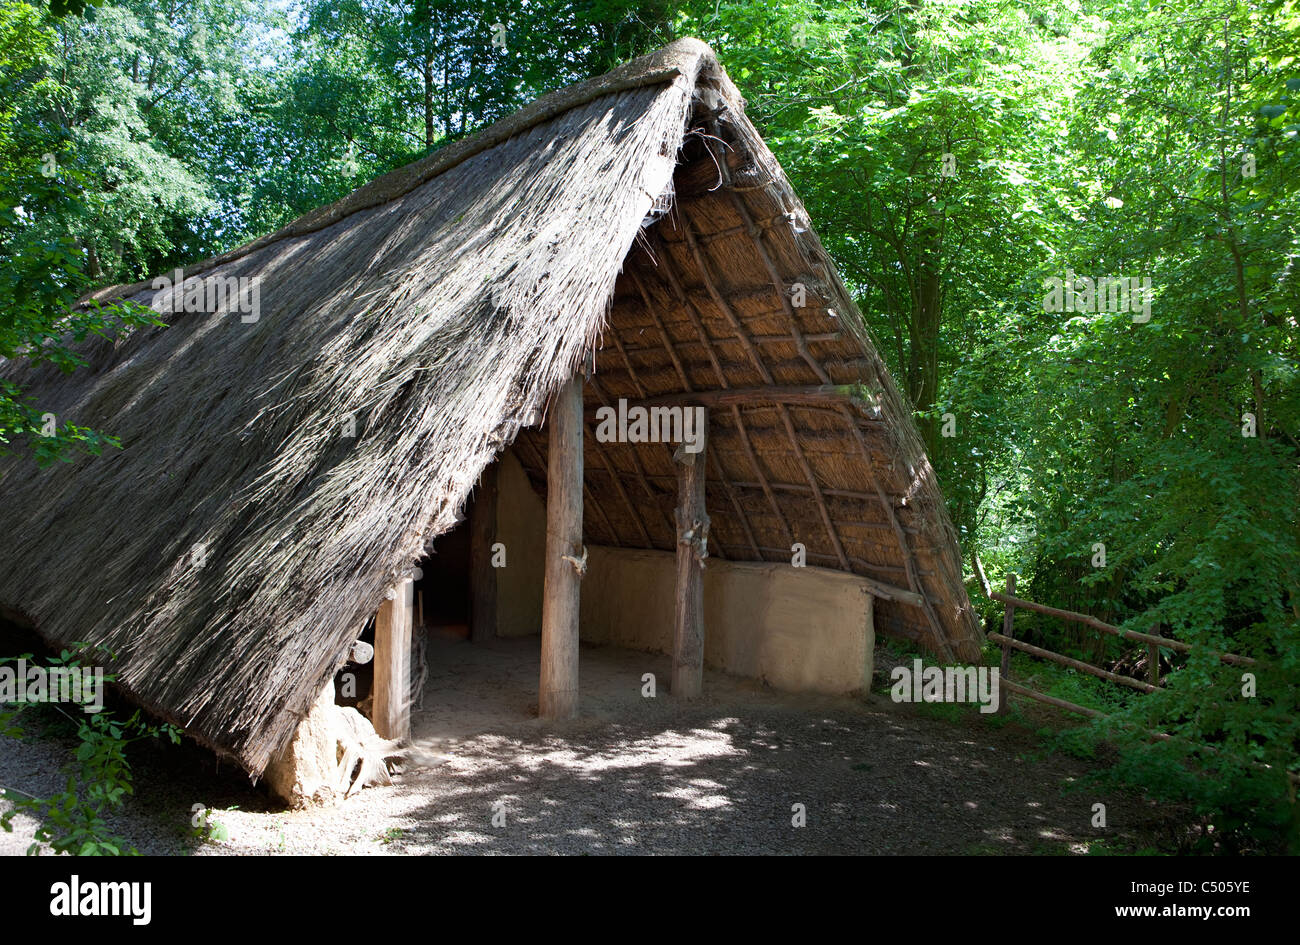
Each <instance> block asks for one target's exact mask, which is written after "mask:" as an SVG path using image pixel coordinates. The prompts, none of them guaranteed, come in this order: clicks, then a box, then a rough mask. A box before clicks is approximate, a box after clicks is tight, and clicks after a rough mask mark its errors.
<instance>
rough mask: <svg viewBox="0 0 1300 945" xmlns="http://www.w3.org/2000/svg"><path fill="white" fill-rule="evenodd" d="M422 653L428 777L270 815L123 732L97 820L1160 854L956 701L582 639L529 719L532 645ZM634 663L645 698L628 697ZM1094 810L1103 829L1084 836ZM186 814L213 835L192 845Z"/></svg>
mask: <svg viewBox="0 0 1300 945" xmlns="http://www.w3.org/2000/svg"><path fill="white" fill-rule="evenodd" d="M428 662H429V678H428V683H427V686H426V689H425V693H426V696H425V701H424V708H423V710H420V711H417V712H416V713H415V715H414V720H413V737H414V741H415V743H416V745H417V746H418V748H419V749H420V751H421V752H423V753H424V754H425V755H426V758H427V756H435V757H436V758H437V759H440V761H437V762H435V763H434V764H433V765H432V766H431V767H419V768H411V769H409V770H408V771H406V772H405V773H403V774H402V775H400V776H399V777H398V778H397V779H396V783H395V784H394V785H392V786H391V787H381V788H372V789H368V790H366V791H363V792H362V793H361V794H359V795H357V796H356V797H353V798H352V799H350V800H347V801H345V802H343V803H342V804H341V805H340V806H338V807H336V808H333V809H316V810H309V811H298V812H292V811H284V810H279V809H277V807H276V805H275V803H274V802H273V801H272V800H271V799H270V798H269V797H268V796H267V795H266V793H265V792H264V791H263V790H262V789H260V788H257V787H253V786H250V785H249V783H248V780H247V778H246V777H244V776H243V775H242V773H240V772H238V771H236V770H233V769H231V768H230V766H228V765H222V766H219V765H217V764H216V762H215V760H214V759H213V757H212V756H211V755H210V754H208V753H206V752H204V751H202V750H201V749H198V748H196V747H194V746H190V745H188V744H187V745H185V746H181V747H179V748H177V747H175V746H161V745H158V746H154V745H150V744H145V745H140V746H135V749H133V750H137V749H138V750H137V753H136V755H135V756H134V764H135V770H136V786H137V794H136V797H135V798H133V799H132V800H131V801H129V802H128V813H126V814H124V815H123V816H121V817H118V818H116V819H115V821H114V827H115V828H116V830H117V831H118V833H119V834H120V835H121V836H123V837H125V838H126V839H127V840H128V841H129V842H130V843H132V844H133V845H134V846H135V847H136V848H138V849H139V850H140V852H141V853H146V854H162V853H181V854H186V853H189V854H202V855H223V854H248V853H257V854H273V853H289V854H316V855H320V854H444V853H590V854H611V853H719V854H743V853H763V854H805V853H832V854H839V853H844V854H895V853H907V854H972V853H987V854H998V853H1035V854H1044V853H1046V854H1052V853H1060V854H1080V853H1087V852H1089V850H1090V849H1091V850H1092V852H1098V851H1099V850H1106V851H1110V852H1117V851H1123V850H1133V849H1139V848H1143V847H1150V846H1161V847H1163V846H1165V843H1164V842H1162V838H1166V837H1168V836H1169V835H1170V834H1171V833H1172V832H1174V831H1175V830H1176V824H1175V823H1173V819H1174V817H1175V815H1174V813H1173V812H1170V811H1167V810H1163V809H1160V808H1157V807H1155V806H1154V805H1152V804H1151V803H1149V802H1147V801H1144V800H1142V799H1140V798H1136V797H1132V796H1124V795H1115V794H1102V793H1098V792H1097V791H1096V790H1095V789H1084V790H1078V789H1077V788H1078V784H1079V780H1080V779H1081V778H1082V777H1083V776H1085V775H1086V774H1087V772H1088V770H1089V769H1088V767H1087V766H1086V765H1085V763H1083V762H1081V761H1078V760H1075V759H1072V758H1067V757H1062V756H1060V755H1055V756H1050V757H1043V753H1042V748H1041V742H1040V740H1039V738H1038V737H1037V736H1035V735H1034V734H1033V733H1031V732H1029V731H1027V730H1026V729H1024V728H1022V727H1020V726H1017V725H1006V724H1000V723H999V722H997V721H994V720H992V719H991V718H990V717H988V716H981V715H979V714H978V713H977V712H975V711H973V710H971V711H961V712H948V713H947V714H946V716H945V717H939V716H938V715H936V714H934V713H933V710H928V711H927V708H926V707H922V708H921V709H920V710H918V709H916V708H913V707H911V706H906V705H895V704H894V703H892V702H891V701H890V700H889V699H888V697H887V696H882V695H879V694H872V695H870V696H866V697H863V698H856V699H852V698H823V697H808V696H795V695H790V694H788V693H779V692H775V691H773V690H770V689H767V688H765V687H763V686H762V685H761V684H759V683H755V682H751V681H747V680H739V679H735V678H733V677H728V676H725V675H722V674H718V673H708V674H706V678H705V691H706V696H705V698H703V699H702V700H700V701H698V702H696V703H693V704H690V705H686V706H682V705H677V704H675V703H674V702H673V700H672V698H671V697H670V696H669V695H668V694H667V692H666V689H667V680H668V677H669V661H668V659H667V657H663V656H657V655H651V654H644V653H636V652H631V651H627V650H620V649H615V648H610V647H601V648H586V647H584V648H583V651H582V668H581V673H582V678H581V683H582V719H581V720H580V721H577V722H573V723H569V724H564V725H554V724H549V725H543V724H542V723H541V722H539V721H538V720H537V719H536V718H534V715H535V713H536V704H537V675H538V641H537V639H536V638H531V639H524V640H514V641H511V640H501V641H497V642H495V643H493V644H490V645H486V646H485V645H471V644H469V643H466V642H464V641H460V640H455V641H453V640H444V639H433V640H431V642H430V645H429V651H428ZM882 662H883V660H882ZM645 673H653V674H654V675H655V677H656V680H657V682H658V686H659V693H658V697H657V698H645V697H643V696H642V687H643V682H642V677H643V675H644V674H645ZM880 677H881V671H880V669H879V668H878V672H877V678H880ZM945 708H947V707H945ZM66 751H67V746H66V744H60V743H59V742H58V741H56V740H53V739H50V738H44V739H35V740H29V741H23V742H16V741H13V740H11V739H0V786H3V787H8V788H16V789H18V790H20V791H25V792H27V793H29V794H34V795H38V796H45V795H48V794H49V793H52V792H54V791H57V790H59V789H60V787H61V785H62V780H61V778H60V776H59V768H60V766H61V765H62V764H63V763H64V761H65V760H66V757H67V755H66ZM1097 802H1101V803H1104V804H1105V805H1106V816H1107V823H1108V826H1107V827H1106V828H1104V829H1098V828H1094V827H1092V826H1091V821H1092V818H1093V805H1094V804H1095V803H1097ZM0 803H3V802H0ZM195 804H202V805H204V806H205V807H207V808H209V809H211V811H212V812H213V813H212V814H211V815H210V816H211V820H212V821H214V822H215V823H218V824H220V825H221V826H222V827H223V828H224V832H225V834H226V837H225V839H222V840H219V841H210V840H209V841H204V840H200V839H199V837H198V835H197V831H195V830H194V829H193V827H192V826H191V819H192V817H193V814H192V808H193V805H195ZM796 805H802V810H803V811H804V812H805V815H806V823H805V825H803V826H796V825H795V823H794V821H795V820H796V819H797V811H798V808H797V806H796ZM33 829H34V823H33V822H32V821H31V820H29V819H26V818H24V817H19V818H18V819H17V820H16V821H15V830H14V832H13V833H12V834H7V835H6V834H3V833H0V853H9V854H14V853H22V852H23V851H24V850H25V849H26V848H27V845H28V844H29V843H30V841H31V836H32V830H33Z"/></svg>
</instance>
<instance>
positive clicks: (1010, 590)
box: [998, 573, 1016, 715]
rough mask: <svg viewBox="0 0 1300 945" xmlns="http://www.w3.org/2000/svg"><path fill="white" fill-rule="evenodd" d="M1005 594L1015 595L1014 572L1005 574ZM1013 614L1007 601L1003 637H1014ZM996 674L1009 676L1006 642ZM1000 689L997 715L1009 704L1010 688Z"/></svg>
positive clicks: (1009, 664) (1013, 607) (1008, 651)
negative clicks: (1000, 664) (1000, 666)
mask: <svg viewBox="0 0 1300 945" xmlns="http://www.w3.org/2000/svg"><path fill="white" fill-rule="evenodd" d="M1007 596H1008V597H1015V596H1016V576H1015V574H1011V573H1008V574H1007ZM1015 616H1016V608H1015V605H1014V604H1012V603H1010V602H1007V609H1006V613H1004V614H1003V615H1002V635H1003V636H1004V637H1008V638H1014V637H1015ZM998 675H999V676H1000V677H1001V678H1002V679H1010V678H1011V647H1010V646H1008V645H1007V644H1006V643H1003V644H1002V668H1001V669H1000V670H999V672H998ZM1000 691H1001V699H1000V701H999V703H998V715H1001V714H1003V713H1004V712H1006V711H1007V709H1008V708H1009V707H1010V705H1011V692H1010V690H1006V689H1003V690H1000Z"/></svg>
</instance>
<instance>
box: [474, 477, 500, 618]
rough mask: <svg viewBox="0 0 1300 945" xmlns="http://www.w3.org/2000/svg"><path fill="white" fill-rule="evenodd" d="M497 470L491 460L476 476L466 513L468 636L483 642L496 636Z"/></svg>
mask: <svg viewBox="0 0 1300 945" xmlns="http://www.w3.org/2000/svg"><path fill="white" fill-rule="evenodd" d="M497 469H498V464H497V463H496V462H495V461H493V462H492V463H490V464H489V465H488V467H487V468H486V469H484V470H483V475H482V476H481V477H480V478H479V487H478V494H477V495H475V496H474V504H473V505H472V506H471V507H470V512H469V594H470V605H469V620H470V632H469V638H470V641H471V642H473V643H483V642H485V641H487V640H491V639H494V638H495V637H496V635H497V569H496V568H494V567H492V543H493V541H495V539H496V532H497Z"/></svg>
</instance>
